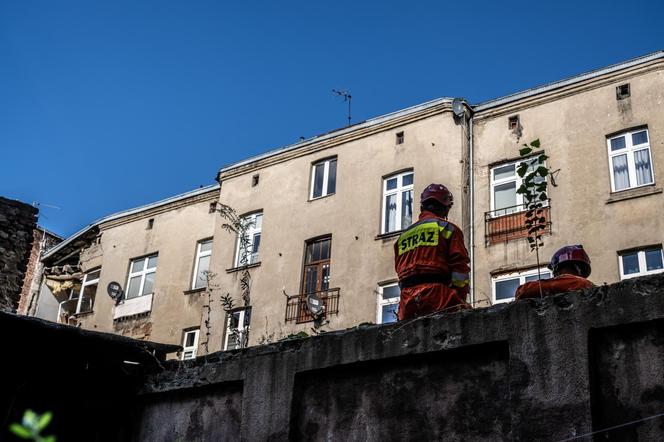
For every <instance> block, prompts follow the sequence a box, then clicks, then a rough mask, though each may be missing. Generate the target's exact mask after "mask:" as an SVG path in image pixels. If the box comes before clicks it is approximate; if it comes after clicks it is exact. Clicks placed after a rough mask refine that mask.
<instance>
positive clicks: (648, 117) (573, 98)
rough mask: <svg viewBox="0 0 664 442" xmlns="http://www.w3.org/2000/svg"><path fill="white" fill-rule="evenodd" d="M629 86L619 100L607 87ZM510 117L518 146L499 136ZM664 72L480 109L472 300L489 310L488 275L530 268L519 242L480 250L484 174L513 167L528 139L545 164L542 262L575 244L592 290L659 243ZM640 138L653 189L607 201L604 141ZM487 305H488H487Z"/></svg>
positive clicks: (604, 79) (486, 189) (614, 75)
mask: <svg viewBox="0 0 664 442" xmlns="http://www.w3.org/2000/svg"><path fill="white" fill-rule="evenodd" d="M626 83H629V85H630V91H631V96H630V97H629V98H626V99H622V100H618V99H617V96H616V87H617V86H619V85H623V84H626ZM516 115H518V117H519V122H520V126H521V127H520V130H521V136H520V137H519V136H517V133H516V132H518V131H512V130H509V129H508V118H509V117H513V116H516ZM663 117H664V62H663V61H662V59H661V58H660V59H657V60H653V61H650V62H647V63H643V64H639V65H636V66H632V67H629V68H626V69H621V70H617V71H614V72H610V73H607V74H605V75H599V76H596V77H593V78H590V79H588V80H586V81H580V82H578V83H575V84H571V85H568V86H565V87H560V88H556V89H554V90H551V91H547V92H543V93H539V94H534V95H532V96H526V97H523V98H522V99H515V100H513V101H510V102H508V103H506V104H503V105H497V106H491V105H490V104H489V106H487V107H486V108H485V109H482V108H481V107H480V109H479V110H478V111H477V113H476V114H475V116H474V126H473V129H474V164H473V170H474V177H475V204H474V206H475V217H474V218H475V219H474V222H473V226H474V229H475V232H477V234H476V241H475V248H474V281H475V296H476V299H477V300H481V299H484V300H492V294H493V293H492V290H493V288H492V275H493V276H496V275H500V274H501V273H506V272H514V271H518V270H520V269H524V268H528V267H533V266H536V258H535V254H534V253H532V252H531V251H530V248H529V246H528V243H527V241H526V240H525V239H519V240H513V241H508V242H503V243H499V244H491V245H488V243H489V241H488V239H487V238H486V237H485V216H484V214H485V212H487V211H490V210H492V207H491V168H492V167H495V166H497V165H500V164H501V162H506V161H508V160H509V159H513V158H515V157H518V149H517V147H519V146H520V145H521V144H523V143H528V142H530V141H532V140H534V139H539V140H540V141H541V148H542V149H543V150H544V151H545V153H546V155H547V156H549V159H548V160H547V166H548V167H549V168H550V170H552V171H556V170H559V172H558V173H557V174H556V175H555V184H556V185H557V186H555V187H554V186H552V185H551V181H550V180H549V186H548V187H549V192H548V193H549V197H550V199H551V203H550V210H551V212H550V214H551V222H552V224H551V229H552V233H551V235H545V236H544V238H543V239H544V247H543V249H542V250H541V259H542V261H543V262H545V263H548V260H549V258H550V257H551V255H552V254H553V252H555V251H556V250H557V249H558V248H560V247H561V246H563V245H566V244H582V245H583V246H584V248H585V249H586V250H587V252H588V254H589V255H590V257H591V260H592V275H591V277H590V279H591V280H592V281H593V282H595V283H596V284H602V283H605V282H606V283H612V282H616V281H618V280H619V279H620V274H619V264H618V252H620V251H624V250H628V249H635V248H641V247H645V246H652V245H660V246H661V244H662V242H663V240H664V221H663V220H662V214H663V213H664V195H663V194H662V185H661V182H662V179H663V177H662V174H664V147H663V146H664V119H663ZM635 128H647V130H648V132H649V138H650V140H649V141H650V143H649V144H650V150H651V157H652V163H653V167H652V168H653V170H654V183H653V184H650V185H646V186H643V187H640V188H636V189H633V190H623V191H620V192H612V188H611V181H610V179H611V173H612V172H611V169H610V166H609V154H608V148H607V137H609V136H613V135H615V134H618V133H621V132H625V131H630V130H633V129H635ZM494 301H495V300H494Z"/></svg>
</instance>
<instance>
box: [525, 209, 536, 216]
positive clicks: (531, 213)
mask: <svg viewBox="0 0 664 442" xmlns="http://www.w3.org/2000/svg"><path fill="white" fill-rule="evenodd" d="M534 213H535V211H534V210H529V211H527V212H526V218H531V217H532V216H533V215H534Z"/></svg>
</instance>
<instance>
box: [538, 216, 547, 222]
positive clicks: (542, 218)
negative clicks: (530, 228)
mask: <svg viewBox="0 0 664 442" xmlns="http://www.w3.org/2000/svg"><path fill="white" fill-rule="evenodd" d="M538 221H539V222H540V223H545V222H546V218H544V217H541V218H540V219H539V220H538Z"/></svg>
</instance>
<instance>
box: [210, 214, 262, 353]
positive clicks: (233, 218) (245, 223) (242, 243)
mask: <svg viewBox="0 0 664 442" xmlns="http://www.w3.org/2000/svg"><path fill="white" fill-rule="evenodd" d="M215 211H216V212H217V213H219V215H220V216H221V217H222V218H223V219H224V220H225V222H224V223H223V224H222V225H221V228H222V229H224V230H226V231H227V232H230V233H232V234H234V235H237V237H238V242H239V254H240V255H239V257H238V263H239V266H238V267H239V268H240V295H241V298H242V302H243V304H244V307H249V306H250V304H251V273H250V271H249V264H250V262H249V256H250V254H249V247H250V245H251V241H250V240H249V234H248V232H249V229H250V228H252V227H253V226H254V224H255V221H253V220H248V219H247V218H246V217H242V216H239V215H238V214H237V212H236V211H235V209H233V208H232V207H230V206H227V205H225V204H221V203H216V204H215ZM221 305H222V307H223V309H224V311H225V312H226V314H227V315H228V320H229V321H231V323H230V327H229V329H230V330H231V333H230V335H229V337H228V339H229V341H230V342H233V343H234V344H235V346H236V347H239V348H243V347H246V346H247V345H248V341H249V335H248V333H241V332H240V327H241V326H242V327H243V326H244V324H233V321H234V320H235V317H234V316H233V314H232V311H233V309H234V308H235V300H234V299H233V297H232V296H231V294H230V293H226V294H224V295H222V296H221Z"/></svg>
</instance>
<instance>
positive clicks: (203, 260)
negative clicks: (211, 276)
mask: <svg viewBox="0 0 664 442" xmlns="http://www.w3.org/2000/svg"><path fill="white" fill-rule="evenodd" d="M210 255H212V240H211V239H208V240H204V241H199V242H198V244H197V245H196V261H195V263H194V279H193V281H192V282H191V288H192V289H200V288H203V287H207V285H208V270H210Z"/></svg>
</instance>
